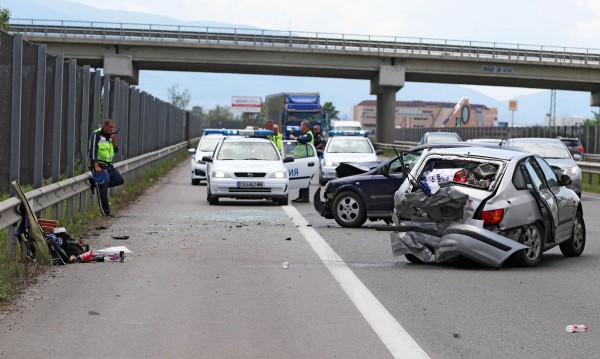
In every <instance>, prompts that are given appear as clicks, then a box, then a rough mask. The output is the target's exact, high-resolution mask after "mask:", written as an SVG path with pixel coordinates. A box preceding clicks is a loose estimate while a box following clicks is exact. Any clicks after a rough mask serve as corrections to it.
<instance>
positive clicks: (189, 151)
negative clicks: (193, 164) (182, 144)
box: [188, 148, 196, 155]
mask: <svg viewBox="0 0 600 359" xmlns="http://www.w3.org/2000/svg"><path fill="white" fill-rule="evenodd" d="M188 153H189V154H191V155H193V154H195V153H196V149H195V148H188Z"/></svg>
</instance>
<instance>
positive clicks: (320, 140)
mask: <svg viewBox="0 0 600 359" xmlns="http://www.w3.org/2000/svg"><path fill="white" fill-rule="evenodd" d="M312 130H313V132H314V135H315V148H316V149H317V150H321V149H323V147H325V144H326V143H327V142H326V141H325V138H324V137H323V134H322V133H321V126H319V125H315V126H314V127H313V129H312Z"/></svg>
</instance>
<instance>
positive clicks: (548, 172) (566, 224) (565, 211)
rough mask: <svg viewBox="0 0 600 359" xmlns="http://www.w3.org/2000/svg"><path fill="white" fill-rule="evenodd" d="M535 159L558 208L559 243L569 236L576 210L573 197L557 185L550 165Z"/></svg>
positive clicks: (538, 158) (557, 234) (557, 230)
mask: <svg viewBox="0 0 600 359" xmlns="http://www.w3.org/2000/svg"><path fill="white" fill-rule="evenodd" d="M535 159H536V161H537V163H538V165H539V166H540V168H541V170H542V171H543V173H544V177H545V178H546V184H547V185H548V189H549V190H550V191H551V192H552V194H553V195H554V197H555V198H556V203H557V206H558V225H557V228H556V239H557V240H559V241H560V240H562V239H564V238H568V237H570V236H571V231H572V229H573V220H574V219H575V218H574V216H575V211H574V210H573V209H574V208H575V209H576V207H574V206H573V197H572V195H571V192H570V191H569V190H567V189H566V188H565V187H563V186H560V185H559V184H558V178H557V177H556V174H555V173H554V171H553V170H552V168H551V167H550V165H548V163H547V162H546V161H544V160H543V159H542V158H541V157H535Z"/></svg>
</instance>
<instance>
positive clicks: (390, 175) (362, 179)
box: [314, 151, 421, 227]
mask: <svg viewBox="0 0 600 359" xmlns="http://www.w3.org/2000/svg"><path fill="white" fill-rule="evenodd" d="M420 153H421V152H420V151H416V152H404V161H405V166H410V165H411V164H412V163H414V162H415V161H416V160H417V159H418V157H419V155H420ZM336 171H337V172H338V176H340V177H341V178H338V179H335V180H332V181H330V182H328V183H327V185H326V186H325V189H324V193H323V197H324V199H325V200H324V201H322V200H321V188H319V189H318V190H317V192H316V193H315V195H314V206H315V209H316V210H317V212H319V213H320V214H321V216H323V217H325V218H329V219H331V218H334V219H335V221H336V222H337V223H338V224H339V225H340V226H342V227H360V226H362V225H363V224H364V223H365V221H366V220H367V218H368V219H369V220H371V221H377V220H384V221H386V223H390V221H391V218H392V211H393V210H394V193H396V191H397V190H398V188H399V187H400V184H402V182H403V181H404V175H403V173H402V168H401V165H400V160H399V159H398V158H397V157H396V158H392V159H389V160H387V161H385V162H383V163H371V164H364V163H360V164H355V165H353V164H351V163H346V164H341V165H340V166H339V167H338V168H337V169H336ZM352 171H355V172H364V173H360V174H355V175H351V176H348V177H342V176H343V175H344V172H346V174H347V173H348V172H352ZM365 171H366V172H365Z"/></svg>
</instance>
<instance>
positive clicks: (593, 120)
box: [583, 111, 600, 126]
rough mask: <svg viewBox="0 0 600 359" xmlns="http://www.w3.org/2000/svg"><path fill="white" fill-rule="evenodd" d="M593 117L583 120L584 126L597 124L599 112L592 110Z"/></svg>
mask: <svg viewBox="0 0 600 359" xmlns="http://www.w3.org/2000/svg"><path fill="white" fill-rule="evenodd" d="M592 114H593V115H594V118H588V119H587V120H585V121H583V125H584V126H598V122H600V113H599V112H596V111H592Z"/></svg>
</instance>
